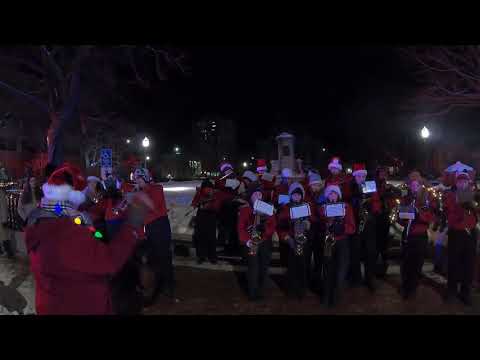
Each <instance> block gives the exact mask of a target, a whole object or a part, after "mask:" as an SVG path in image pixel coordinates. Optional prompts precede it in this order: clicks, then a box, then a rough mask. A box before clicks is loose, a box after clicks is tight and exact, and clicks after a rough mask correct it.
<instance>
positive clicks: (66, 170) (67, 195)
mask: <svg viewBox="0 0 480 360" xmlns="http://www.w3.org/2000/svg"><path fill="white" fill-rule="evenodd" d="M85 186H86V181H85V178H84V177H83V175H82V174H81V172H80V169H79V168H77V167H76V166H73V165H70V164H64V165H62V166H60V167H59V168H58V169H57V170H55V171H54V172H53V173H52V174H51V175H50V177H49V178H48V181H47V182H46V183H45V184H43V186H42V190H43V197H44V198H45V199H47V200H50V201H67V202H69V203H71V204H73V205H76V206H78V205H80V204H81V203H83V202H84V201H85V195H84V193H83V192H82V190H83V189H84V188H85Z"/></svg>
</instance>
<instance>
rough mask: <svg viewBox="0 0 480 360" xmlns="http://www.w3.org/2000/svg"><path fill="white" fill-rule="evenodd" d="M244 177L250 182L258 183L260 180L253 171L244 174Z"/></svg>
mask: <svg viewBox="0 0 480 360" xmlns="http://www.w3.org/2000/svg"><path fill="white" fill-rule="evenodd" d="M242 177H243V178H246V179H248V180H250V181H257V180H258V178H257V175H255V174H254V173H253V171H250V170H247V171H245V172H244V173H243V175H242Z"/></svg>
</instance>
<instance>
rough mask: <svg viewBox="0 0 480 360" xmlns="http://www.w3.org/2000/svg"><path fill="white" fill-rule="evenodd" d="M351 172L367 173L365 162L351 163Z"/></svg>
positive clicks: (356, 173)
mask: <svg viewBox="0 0 480 360" xmlns="http://www.w3.org/2000/svg"><path fill="white" fill-rule="evenodd" d="M352 174H353V176H355V175H361V174H363V175H367V170H366V167H365V164H363V163H357V164H353V172H352Z"/></svg>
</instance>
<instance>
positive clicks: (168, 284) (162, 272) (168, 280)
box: [143, 216, 175, 294]
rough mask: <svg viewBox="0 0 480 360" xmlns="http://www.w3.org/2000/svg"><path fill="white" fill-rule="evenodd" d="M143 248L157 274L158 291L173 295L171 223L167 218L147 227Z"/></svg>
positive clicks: (162, 218)
mask: <svg viewBox="0 0 480 360" xmlns="http://www.w3.org/2000/svg"><path fill="white" fill-rule="evenodd" d="M146 236H147V239H146V240H145V242H144V244H143V246H144V248H145V251H146V255H147V260H148V264H149V265H150V266H151V268H152V270H153V272H154V273H155V278H156V281H157V289H158V290H160V289H162V290H166V291H167V292H168V293H170V294H173V292H174V289H175V283H174V274H173V249H172V233H171V229H170V221H169V220H168V217H167V216H164V217H161V218H158V219H157V220H155V221H153V222H151V223H150V224H148V225H147V226H146Z"/></svg>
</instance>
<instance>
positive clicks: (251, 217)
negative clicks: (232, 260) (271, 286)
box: [237, 183, 276, 301]
mask: <svg viewBox="0 0 480 360" xmlns="http://www.w3.org/2000/svg"><path fill="white" fill-rule="evenodd" d="M247 194H248V195H247V196H248V199H249V204H248V205H244V206H242V207H241V208H240V211H239V218H238V227H237V230H238V237H239V239H240V243H241V244H242V247H243V252H244V255H245V257H246V258H247V263H248V272H247V280H248V296H249V299H250V300H252V301H256V300H260V299H262V298H263V297H264V288H265V283H266V280H267V276H268V266H269V264H270V260H271V257H272V235H273V233H274V232H275V226H276V220H275V216H274V215H273V216H265V215H261V214H259V213H258V214H257V213H255V212H254V210H253V205H254V204H255V201H256V200H257V199H258V200H261V199H262V192H261V189H260V187H258V184H256V183H253V184H252V185H251V186H250V187H249V189H248V191H247Z"/></svg>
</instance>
